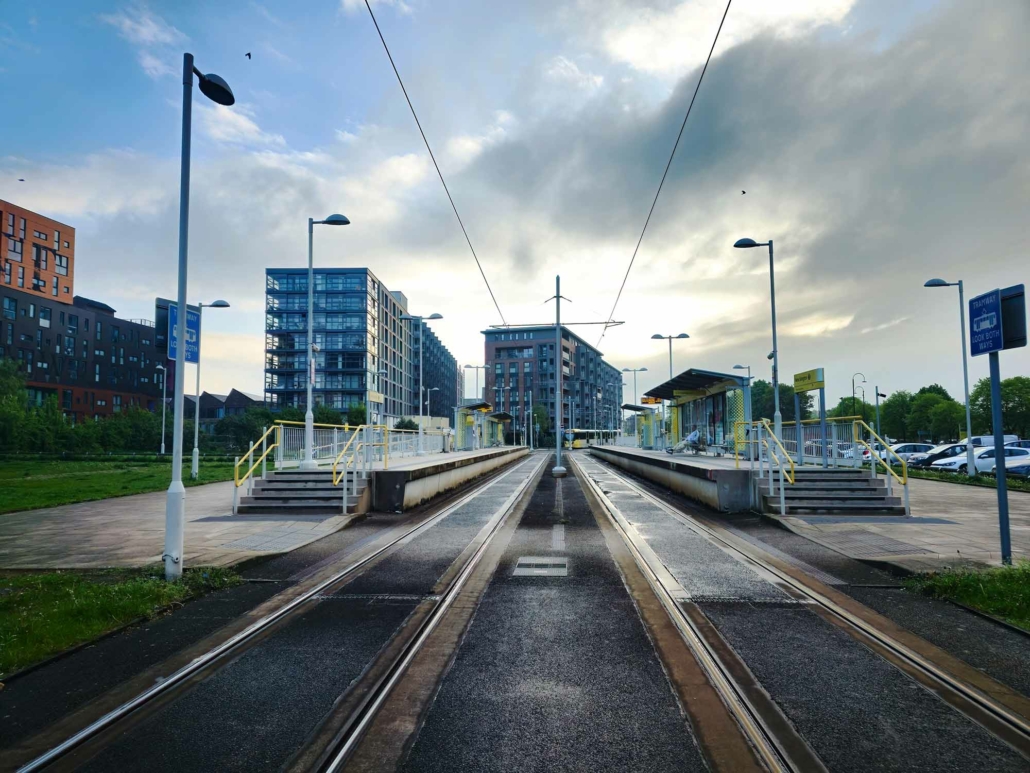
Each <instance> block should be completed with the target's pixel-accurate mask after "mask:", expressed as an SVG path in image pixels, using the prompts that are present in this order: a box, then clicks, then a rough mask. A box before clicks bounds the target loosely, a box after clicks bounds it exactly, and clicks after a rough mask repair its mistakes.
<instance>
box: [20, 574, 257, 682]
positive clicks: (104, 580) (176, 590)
mask: <svg viewBox="0 0 1030 773" xmlns="http://www.w3.org/2000/svg"><path fill="white" fill-rule="evenodd" d="M241 582H243V580H242V579H241V578H240V576H239V575H238V574H237V573H236V572H235V571H233V570H232V569H221V568H204V567H198V568H196V569H187V570H186V572H185V573H184V574H183V577H182V579H181V580H180V581H178V582H174V583H168V582H165V580H164V575H163V572H162V570H161V569H109V570H101V571H94V572H73V571H65V572H46V573H39V574H16V575H11V576H5V577H0V675H2V674H8V673H11V672H13V671H17V670H19V669H22V668H25V667H26V666H29V665H31V664H33V663H37V662H39V661H40V660H44V659H45V658H48V657H50V656H51V655H55V654H57V653H59V652H63V651H64V650H66V649H68V648H70V647H74V646H76V645H78V644H82V643H83V642H88V641H91V640H93V639H95V638H97V637H98V636H102V635H103V634H105V633H107V632H108V631H112V630H114V629H116V628H119V627H121V626H123V625H126V624H127V623H130V622H132V621H133V620H138V619H140V618H147V619H149V618H151V617H154V616H155V615H157V614H159V613H160V612H161V610H163V609H167V608H168V607H169V606H171V605H175V604H177V603H182V602H184V601H187V600H189V599H191V598H195V597H197V596H201V595H203V594H205V593H208V592H210V591H214V590H220V589H222V588H228V587H231V586H233V585H239V584H240V583H241Z"/></svg>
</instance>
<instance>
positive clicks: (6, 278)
mask: <svg viewBox="0 0 1030 773" xmlns="http://www.w3.org/2000/svg"><path fill="white" fill-rule="evenodd" d="M4 282H6V283H7V284H10V283H11V264H10V262H9V261H6V260H5V261H4Z"/></svg>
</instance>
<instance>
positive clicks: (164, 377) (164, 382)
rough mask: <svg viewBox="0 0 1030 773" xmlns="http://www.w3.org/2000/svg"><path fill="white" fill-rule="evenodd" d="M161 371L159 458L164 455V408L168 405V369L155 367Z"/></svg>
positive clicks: (160, 366)
mask: <svg viewBox="0 0 1030 773" xmlns="http://www.w3.org/2000/svg"><path fill="white" fill-rule="evenodd" d="M154 368H155V369H156V370H159V371H161V456H164V455H165V407H166V406H167V405H168V368H166V367H165V366H164V365H155V366H154Z"/></svg>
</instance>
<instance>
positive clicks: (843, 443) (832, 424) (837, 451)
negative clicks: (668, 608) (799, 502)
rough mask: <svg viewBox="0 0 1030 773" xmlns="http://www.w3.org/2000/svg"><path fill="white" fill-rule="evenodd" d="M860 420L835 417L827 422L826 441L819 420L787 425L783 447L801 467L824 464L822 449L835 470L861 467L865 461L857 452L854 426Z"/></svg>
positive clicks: (859, 417)
mask: <svg viewBox="0 0 1030 773" xmlns="http://www.w3.org/2000/svg"><path fill="white" fill-rule="evenodd" d="M861 418H862V417H861V416H834V417H827V418H826V437H823V429H822V422H821V420H820V419H803V420H802V421H801V423H800V425H799V424H798V423H797V422H793V421H791V422H784V424H783V438H782V441H783V446H784V448H785V449H786V450H787V451H788V452H789V453H790V455H791V457H792V458H794V459H796V460H797V463H798V464H805V463H806V461H807V462H811V463H814V464H821V463H822V461H823V449H824V447H825V449H826V462H827V465H828V466H832V467H841V466H843V467H859V466H861V464H862V460H861V458H860V456H859V454H858V452H857V451H856V448H855V439H854V434H853V432H852V429H851V423H852V422H853V421H855V419H861Z"/></svg>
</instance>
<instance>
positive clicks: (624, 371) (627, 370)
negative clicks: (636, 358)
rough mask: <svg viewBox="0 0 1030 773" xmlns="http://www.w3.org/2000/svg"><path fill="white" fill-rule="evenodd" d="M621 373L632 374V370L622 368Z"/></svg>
mask: <svg viewBox="0 0 1030 773" xmlns="http://www.w3.org/2000/svg"><path fill="white" fill-rule="evenodd" d="M622 372H623V373H632V372H633V369H632V368H623V369H622Z"/></svg>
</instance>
